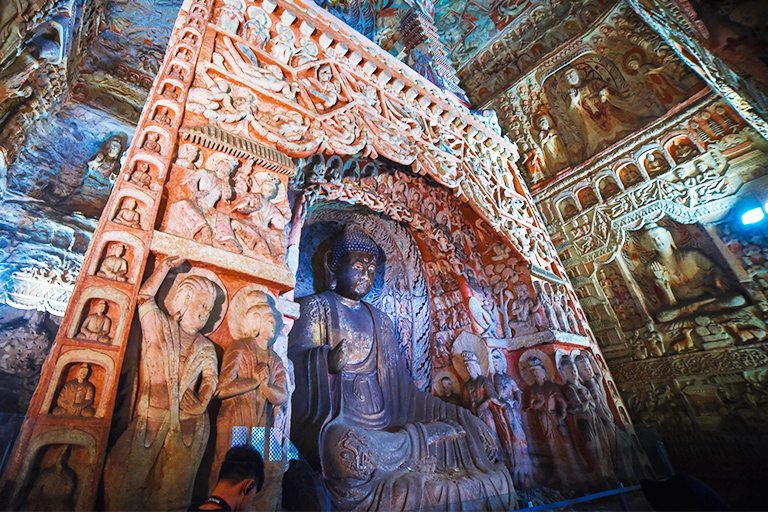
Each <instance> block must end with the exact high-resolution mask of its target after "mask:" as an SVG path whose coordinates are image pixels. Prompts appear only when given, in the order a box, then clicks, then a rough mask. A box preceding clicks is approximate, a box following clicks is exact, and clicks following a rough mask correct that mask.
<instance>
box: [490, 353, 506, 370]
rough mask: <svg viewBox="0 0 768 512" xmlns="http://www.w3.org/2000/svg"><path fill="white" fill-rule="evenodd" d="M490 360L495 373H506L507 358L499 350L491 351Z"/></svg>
mask: <svg viewBox="0 0 768 512" xmlns="http://www.w3.org/2000/svg"><path fill="white" fill-rule="evenodd" d="M491 360H492V361H493V369H494V370H495V371H496V373H506V372H507V358H506V357H504V353H503V352H502V351H501V350H500V349H498V348H495V349H493V351H492V352H491Z"/></svg>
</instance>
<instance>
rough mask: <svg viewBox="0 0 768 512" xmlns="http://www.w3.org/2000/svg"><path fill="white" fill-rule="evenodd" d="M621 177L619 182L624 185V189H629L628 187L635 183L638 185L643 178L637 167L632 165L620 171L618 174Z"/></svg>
mask: <svg viewBox="0 0 768 512" xmlns="http://www.w3.org/2000/svg"><path fill="white" fill-rule="evenodd" d="M619 175H620V177H621V182H622V183H623V184H624V187H625V188H626V187H629V186H630V185H634V184H635V183H639V182H641V181H643V176H642V175H641V174H640V172H639V171H638V169H637V167H635V166H634V165H628V166H626V167H625V168H623V169H622V170H621V172H620V173H619Z"/></svg>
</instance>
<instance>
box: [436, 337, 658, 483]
mask: <svg viewBox="0 0 768 512" xmlns="http://www.w3.org/2000/svg"><path fill="white" fill-rule="evenodd" d="M598 358H599V356H598ZM599 361H600V362H599V363H598V359H596V358H595V356H593V354H592V353H591V352H590V351H588V350H584V349H576V348H573V347H569V346H566V345H560V344H558V345H554V346H548V347H547V348H546V349H543V348H531V349H527V350H517V351H512V352H508V351H506V350H502V349H499V348H493V349H491V348H489V347H488V346H487V345H486V343H485V342H484V341H483V339H482V338H480V337H479V336H476V335H472V334H470V333H467V332H465V333H463V334H462V335H460V337H459V339H457V340H456V344H455V346H454V350H453V353H452V354H451V363H452V364H451V366H449V367H446V368H444V369H441V370H440V371H438V372H436V373H435V377H434V379H433V393H434V394H435V395H437V396H439V397H441V398H442V399H443V400H445V401H447V402H449V403H454V404H456V405H460V406H463V407H465V408H467V409H469V410H470V411H472V412H473V413H474V414H476V415H477V416H479V417H480V418H481V419H483V421H484V422H485V423H486V424H487V425H488V426H489V427H490V428H491V430H492V431H493V433H494V434H495V436H496V440H497V444H498V446H499V448H500V458H501V459H502V460H504V461H505V463H506V464H507V465H508V466H509V469H510V472H511V473H512V475H513V478H514V480H515V485H516V487H517V488H518V489H526V490H530V489H533V488H536V487H542V486H543V487H550V488H554V489H557V490H559V491H561V492H566V493H574V494H575V493H583V492H587V491H595V490H599V489H604V488H608V487H612V486H615V485H616V484H617V482H622V483H624V484H628V483H631V482H635V481H637V479H638V478H642V477H643V476H645V475H647V474H648V473H647V459H645V457H644V455H643V454H642V453H641V451H640V450H638V441H637V439H636V438H635V437H634V433H633V432H632V431H631V430H630V429H627V428H625V425H627V424H628V423H629V416H628V414H627V411H626V410H625V409H624V407H623V406H622V405H620V404H619V405H617V404H616V399H617V398H618V393H617V389H616V386H615V384H614V383H613V381H612V380H610V379H608V378H607V376H606V373H607V372H606V370H605V363H604V361H602V358H599Z"/></svg>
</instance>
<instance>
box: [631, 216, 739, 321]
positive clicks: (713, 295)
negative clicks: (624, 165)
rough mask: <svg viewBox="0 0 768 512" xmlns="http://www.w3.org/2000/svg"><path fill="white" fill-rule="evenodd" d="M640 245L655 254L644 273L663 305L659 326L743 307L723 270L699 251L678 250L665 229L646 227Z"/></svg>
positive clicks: (658, 316) (651, 225)
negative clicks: (702, 314) (696, 313)
mask: <svg viewBox="0 0 768 512" xmlns="http://www.w3.org/2000/svg"><path fill="white" fill-rule="evenodd" d="M641 243H642V245H643V247H644V248H645V249H647V250H650V251H653V252H654V253H655V256H654V257H653V259H652V260H651V261H649V262H648V263H647V265H646V272H647V275H648V276H649V278H650V279H651V281H653V283H654V284H655V285H656V286H657V292H658V294H659V295H660V299H661V301H662V303H663V309H662V310H661V311H659V312H658V313H657V314H656V318H657V320H659V321H660V322H670V321H672V320H675V319H677V318H679V317H681V316H684V315H688V314H693V313H694V312H696V311H718V310H722V309H731V308H737V307H741V306H744V305H745V304H746V300H745V299H744V297H743V296H741V295H739V294H737V293H734V292H733V291H732V290H730V288H729V287H728V285H727V284H726V283H725V275H724V272H723V270H722V269H721V268H720V267H719V266H718V265H717V264H716V263H715V262H713V261H712V260H711V259H709V258H708V257H707V256H706V255H704V253H702V252H700V251H698V250H695V249H685V250H680V249H678V248H677V247H676V246H675V242H674V240H673V239H672V235H671V233H670V232H669V231H667V229H665V228H663V227H661V226H658V225H656V224H655V223H654V224H649V225H648V226H646V231H645V234H644V235H643V238H642V239H641Z"/></svg>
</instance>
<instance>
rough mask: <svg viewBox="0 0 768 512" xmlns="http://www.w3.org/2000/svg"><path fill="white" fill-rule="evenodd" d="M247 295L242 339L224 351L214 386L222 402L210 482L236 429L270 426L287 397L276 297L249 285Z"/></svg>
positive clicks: (214, 480) (215, 477)
mask: <svg viewBox="0 0 768 512" xmlns="http://www.w3.org/2000/svg"><path fill="white" fill-rule="evenodd" d="M236 298H237V296H236ZM243 300H245V301H246V306H245V307H244V308H243V309H245V308H246V307H247V309H246V310H245V311H244V314H243V317H242V318H241V319H240V320H239V324H240V327H239V329H238V330H239V331H240V332H239V333H238V336H240V339H237V340H235V341H233V342H232V344H231V345H230V346H229V347H227V350H226V351H225V352H224V358H223V361H222V363H221V375H220V377H219V388H218V390H217V391H216V396H217V397H218V398H220V399H221V400H222V403H221V409H220V410H219V416H218V420H217V423H216V426H217V430H216V431H217V438H216V455H215V456H214V459H213V466H212V467H213V470H212V471H211V480H210V483H211V486H213V485H215V483H216V481H217V480H218V469H219V467H220V466H221V462H222V461H223V460H224V455H226V453H227V451H228V450H229V449H230V448H231V447H232V429H233V428H234V427H246V428H247V429H248V431H250V430H251V428H253V427H261V428H265V427H272V426H273V425H271V424H269V423H272V422H273V421H274V418H275V413H276V412H277V409H278V408H280V407H283V406H285V405H286V404H287V403H288V399H289V395H288V383H287V380H286V375H285V368H284V367H283V363H282V362H281V361H280V358H279V357H278V355H277V354H276V353H275V351H274V350H272V345H273V344H274V343H275V339H276V334H277V333H278V332H279V331H280V324H282V322H281V321H280V320H279V318H280V317H278V316H277V315H276V310H275V306H274V299H272V298H271V297H270V296H269V295H267V294H266V293H265V292H263V291H260V290H251V291H249V292H247V296H246V298H245V299H243ZM233 302H234V301H233ZM231 308H232V309H231V310H230V314H233V313H234V312H235V305H234V304H232V306H231ZM271 441H272V440H270V442H271ZM267 458H269V457H267Z"/></svg>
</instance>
